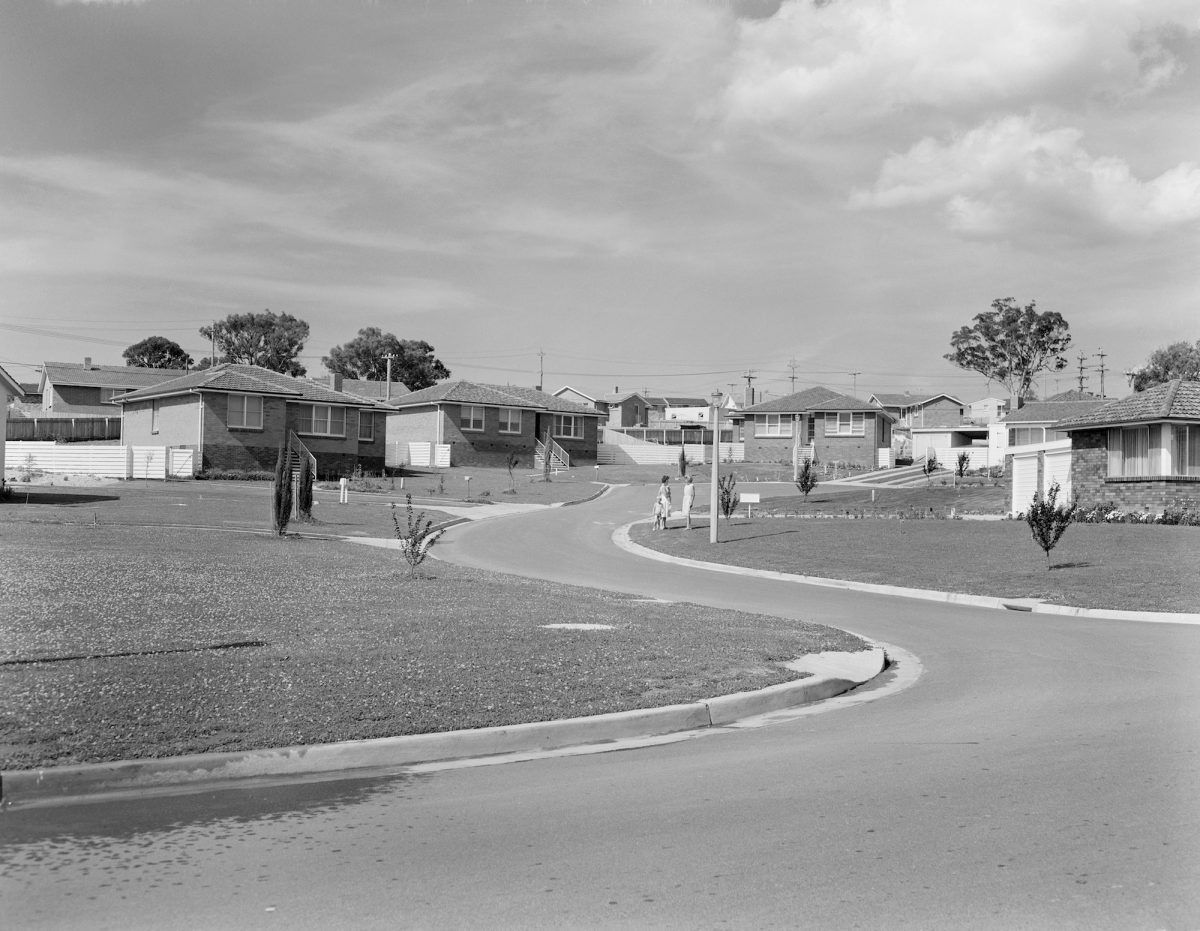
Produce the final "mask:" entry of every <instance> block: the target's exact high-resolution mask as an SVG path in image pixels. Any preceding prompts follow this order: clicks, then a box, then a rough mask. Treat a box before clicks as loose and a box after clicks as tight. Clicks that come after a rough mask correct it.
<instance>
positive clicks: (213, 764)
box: [0, 647, 887, 808]
mask: <svg viewBox="0 0 1200 931" xmlns="http://www.w3.org/2000/svg"><path fill="white" fill-rule="evenodd" d="M788 665H789V667H791V668H792V669H794V670H796V671H806V672H811V673H813V675H811V676H810V677H809V678H805V679H798V680H795V681H792V682H784V683H781V684H779V685H773V686H769V687H768V688H765V689H760V690H758V691H754V692H738V693H735V694H733V695H723V696H720V697H719V698H711V699H707V700H705V701H698V702H692V703H690V704H686V705H669V706H667V707H665V708H645V709H638V710H636V711H619V712H615V713H612V714H601V715H594V716H591V717H585V718H567V719H565V720H561V721H539V722H536V723H532V724H515V725H509V726H502V727H485V728H479V729H476V730H461V731H446V732H443V733H437V734H417V735H413V736H409V737H383V738H378V739H375V740H351V741H343V742H341V743H331V744H317V745H314V746H307V747H305V746H300V747H283V748H280V749H274V750H249V751H242V752H236V751H235V752H229V753H203V754H195V755H191V756H176V757H164V758H161V759H148V760H125V761H120V762H115V763H95V764H86V765H78V766H56V767H52V768H49V769H37V770H13V771H8V772H3V773H0V808H8V807H22V808H25V807H33V806H41V805H61V804H69V803H71V802H79V801H85V800H88V799H89V798H90V797H93V796H96V795H102V794H104V795H107V794H121V795H147V794H155V793H158V794H174V793H178V792H186V791H201V790H204V789H211V788H216V787H218V786H219V785H220V784H222V783H224V784H228V783H229V781H230V780H245V779H269V780H286V779H289V778H296V777H306V776H308V777H311V776H320V775H321V774H332V773H336V774H338V775H339V776H340V777H352V776H355V775H358V776H363V777H366V776H373V775H392V774H396V773H401V772H405V771H408V770H410V769H411V768H413V767H417V766H422V765H425V764H429V763H434V762H443V761H452V760H465V759H478V758H486V757H499V756H505V755H512V754H529V753H540V752H545V751H552V750H559V749H563V748H581V749H586V750H588V751H589V752H595V751H596V750H597V749H605V745H608V744H611V745H612V746H611V747H609V748H608V749H614V750H615V749H625V748H627V747H629V746H636V745H638V744H637V743H636V742H635V743H633V744H630V743H629V741H630V739H633V740H635V741H638V740H641V741H643V745H644V743H646V742H654V740H653V738H656V737H661V736H662V735H667V734H681V733H685V732H704V731H705V730H707V729H712V728H718V727H722V726H725V725H729V724H732V723H734V722H735V721H737V720H739V719H741V718H747V717H751V716H753V715H759V714H765V713H768V712H771V711H776V710H779V709H781V708H791V707H795V706H797V705H803V704H807V703H810V702H816V701H820V700H822V699H825V698H830V697H832V696H834V695H839V694H841V693H843V692H847V691H849V690H850V689H853V688H855V687H856V686H859V685H861V684H863V683H864V682H867V681H869V680H871V679H873V678H874V677H875V676H877V675H879V673H880V672H882V671H883V670H884V668H885V667H886V665H887V656H886V654H885V652H884V650H883V649H882V648H881V647H873V648H871V649H870V650H866V651H862V652H860V653H820V654H814V655H812V656H807V657H804V658H802V659H800V660H796V661H794V662H793V663H789V664H788ZM618 742H620V743H618Z"/></svg>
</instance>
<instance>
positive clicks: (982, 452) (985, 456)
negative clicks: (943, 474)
mask: <svg viewBox="0 0 1200 931" xmlns="http://www.w3.org/2000/svg"><path fill="white" fill-rule="evenodd" d="M915 452H916V453H917V455H918V456H925V457H926V458H927V459H928V458H929V454H930V453H932V454H933V455H935V456H937V461H938V465H940V466H941V467H942V468H943V469H951V470H953V469H955V468H957V466H958V456H959V454H960V453H966V454H967V468H968V469H990V468H991V467H992V466H997V465H1003V464H1004V461H1003V460H1000V461H999V462H994V461H993V458H994V457H993V456H992V451H991V449H989V448H988V447H987V446H929V447H926V448H925V449H924V450H922V449H920V448H918V449H916V450H915Z"/></svg>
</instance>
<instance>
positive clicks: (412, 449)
mask: <svg viewBox="0 0 1200 931" xmlns="http://www.w3.org/2000/svg"><path fill="white" fill-rule="evenodd" d="M408 464H409V465H411V466H425V467H428V466H430V465H432V464H433V444H432V443H409V444H408Z"/></svg>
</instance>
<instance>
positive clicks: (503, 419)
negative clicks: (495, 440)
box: [500, 407, 521, 433]
mask: <svg viewBox="0 0 1200 931" xmlns="http://www.w3.org/2000/svg"><path fill="white" fill-rule="evenodd" d="M500 432H501V433H520V432H521V412H520V411H519V410H517V409H516V408H515V407H502V408H500Z"/></svg>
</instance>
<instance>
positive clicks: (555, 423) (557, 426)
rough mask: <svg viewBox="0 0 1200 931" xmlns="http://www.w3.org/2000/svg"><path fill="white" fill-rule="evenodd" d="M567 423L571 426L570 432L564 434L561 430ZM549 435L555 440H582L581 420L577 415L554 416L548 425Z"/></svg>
mask: <svg viewBox="0 0 1200 931" xmlns="http://www.w3.org/2000/svg"><path fill="white" fill-rule="evenodd" d="M568 421H569V422H570V425H571V432H570V433H564V432H563V430H562V428H563V426H565V425H566V424H567V422H568ZM576 431H578V432H576ZM550 435H551V436H552V437H554V438H555V439H563V440H582V439H583V418H582V417H581V416H579V415H578V414H554V418H553V420H552V421H551V423H550Z"/></svg>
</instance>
